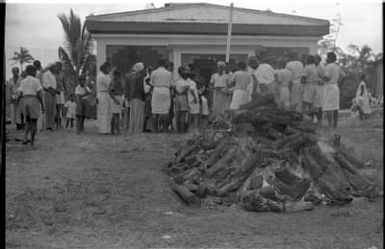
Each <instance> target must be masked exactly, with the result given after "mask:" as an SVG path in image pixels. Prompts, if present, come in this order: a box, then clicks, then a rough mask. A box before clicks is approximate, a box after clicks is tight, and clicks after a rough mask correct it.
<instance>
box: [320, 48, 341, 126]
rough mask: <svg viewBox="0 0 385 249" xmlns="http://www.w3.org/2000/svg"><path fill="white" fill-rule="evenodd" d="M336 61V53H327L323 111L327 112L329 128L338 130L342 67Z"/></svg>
mask: <svg viewBox="0 0 385 249" xmlns="http://www.w3.org/2000/svg"><path fill="white" fill-rule="evenodd" d="M336 60H337V56H336V54H335V53H334V52H329V53H327V58H326V67H325V75H324V76H323V80H324V81H325V83H326V87H325V98H324V103H323V106H322V109H323V111H325V112H326V117H327V119H328V125H329V128H332V127H333V128H337V124H338V111H339V109H340V88H339V87H338V80H339V78H340V67H339V66H338V65H337V64H336V63H335V62H336Z"/></svg>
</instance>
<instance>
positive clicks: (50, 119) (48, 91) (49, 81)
mask: <svg viewBox="0 0 385 249" xmlns="http://www.w3.org/2000/svg"><path fill="white" fill-rule="evenodd" d="M55 73H56V66H55V65H54V64H51V65H49V66H48V70H47V71H46V72H45V73H43V76H42V80H43V84H42V85H43V89H44V106H45V108H46V113H45V125H46V130H51V131H52V130H53V129H54V126H55V117H56V94H58V93H59V92H58V91H57V84H56V77H55Z"/></svg>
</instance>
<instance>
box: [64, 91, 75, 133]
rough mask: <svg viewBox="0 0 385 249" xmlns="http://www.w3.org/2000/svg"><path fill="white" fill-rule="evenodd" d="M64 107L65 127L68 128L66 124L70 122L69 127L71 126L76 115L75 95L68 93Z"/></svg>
mask: <svg viewBox="0 0 385 249" xmlns="http://www.w3.org/2000/svg"><path fill="white" fill-rule="evenodd" d="M64 108H66V110H67V122H66V128H68V125H69V123H70V122H71V128H73V127H74V120H75V116H76V103H75V96H74V95H73V94H71V95H70V100H69V101H67V102H66V103H65V104H64Z"/></svg>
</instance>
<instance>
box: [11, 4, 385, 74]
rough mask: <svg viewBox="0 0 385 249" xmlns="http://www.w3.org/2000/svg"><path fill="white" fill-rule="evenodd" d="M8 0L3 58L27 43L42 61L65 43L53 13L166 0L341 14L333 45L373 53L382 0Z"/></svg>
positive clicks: (54, 57) (110, 10) (95, 11)
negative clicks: (370, 49) (4, 53)
mask: <svg viewBox="0 0 385 249" xmlns="http://www.w3.org/2000/svg"><path fill="white" fill-rule="evenodd" d="M95 2H96V1H92V0H66V1H62V0H59V1H52V0H51V1H42V0H6V3H7V5H6V24H5V50H6V58H10V57H12V55H13V52H14V51H16V50H18V49H19V48H20V46H23V47H26V48H27V49H28V50H29V51H30V53H31V54H32V56H34V57H35V58H36V59H39V60H40V61H41V62H42V64H43V66H44V65H46V64H48V63H50V62H53V61H56V60H58V56H57V50H58V47H59V46H63V40H64V33H63V30H62V27H61V24H60V21H59V19H58V18H57V14H59V13H66V14H68V13H69V11H70V9H71V8H72V9H73V10H74V12H75V13H76V14H77V15H79V16H80V18H81V19H82V21H84V20H85V17H86V16H88V15H90V14H91V13H93V14H105V13H114V12H123V11H133V10H140V9H144V8H145V6H146V5H147V4H150V3H154V5H155V7H157V8H159V7H163V6H164V4H165V3H168V2H178V3H181V2H190V3H191V2H207V3H213V4H220V5H227V6H229V5H230V3H231V2H232V3H234V6H235V7H241V8H250V9H257V10H267V9H269V10H271V11H273V12H276V13H286V14H294V15H301V16H307V17H313V18H321V19H327V20H332V19H333V18H334V17H335V15H336V14H337V13H340V14H341V21H342V24H343V25H342V27H341V30H340V33H339V36H338V39H337V45H338V46H340V47H341V48H342V49H346V47H347V45H349V44H356V45H358V46H362V45H365V44H366V45H369V46H370V47H371V48H372V49H373V51H374V52H375V53H379V52H382V50H383V47H382V39H383V28H382V25H383V24H382V1H381V0H350V1H348V0H339V1H337V0H322V1H319V0H317V1H309V0H308V1H300V0H296V1H290V0H286V1H283V0H269V1H250V0H247V1H244V0H232V1H218V0H198V1H194V0H187V1H185V0H175V1H172V0H166V1H157V0H144V1H138V0H134V1H124V4H122V2H123V1H118V0H109V1H106V0H102V1H100V0H99V1H97V4H95ZM11 67H12V66H11V61H9V60H8V61H7V62H6V68H7V72H6V74H7V77H9V76H10V72H11Z"/></svg>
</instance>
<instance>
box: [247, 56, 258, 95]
mask: <svg viewBox="0 0 385 249" xmlns="http://www.w3.org/2000/svg"><path fill="white" fill-rule="evenodd" d="M247 64H248V66H249V68H250V74H251V77H252V79H253V92H252V93H251V99H252V100H254V99H256V98H257V97H258V96H259V95H260V94H261V90H260V89H259V85H258V80H257V77H256V76H255V71H256V70H257V68H258V66H259V63H258V60H257V58H255V56H250V57H249V60H248V62H247Z"/></svg>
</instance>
